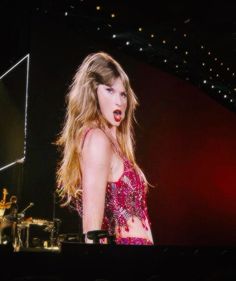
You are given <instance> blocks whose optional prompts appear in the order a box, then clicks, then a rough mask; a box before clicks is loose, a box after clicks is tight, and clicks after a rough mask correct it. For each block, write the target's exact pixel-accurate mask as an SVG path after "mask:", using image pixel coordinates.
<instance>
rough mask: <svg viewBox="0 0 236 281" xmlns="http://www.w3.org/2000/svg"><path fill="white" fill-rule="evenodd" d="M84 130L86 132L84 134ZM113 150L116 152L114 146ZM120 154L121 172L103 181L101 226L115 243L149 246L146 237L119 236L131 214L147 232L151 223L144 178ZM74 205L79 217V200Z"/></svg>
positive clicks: (126, 226)
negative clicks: (114, 236)
mask: <svg viewBox="0 0 236 281" xmlns="http://www.w3.org/2000/svg"><path fill="white" fill-rule="evenodd" d="M87 133H88V131H87V132H86V134H85V136H86V135H87ZM112 144H113V143H112ZM113 146H114V144H113ZM115 152H118V151H117V149H116V147H115ZM119 155H120V153H119ZM120 157H121V158H122V159H123V163H124V171H123V173H122V175H121V177H120V178H119V180H118V181H116V182H108V183H107V192H106V197H105V210H104V218H103V223H102V229H104V230H107V231H108V233H109V235H116V244H126V245H131V244H132V245H152V244H153V243H152V242H151V241H150V240H148V239H144V238H139V237H121V228H123V229H124V230H125V231H127V232H129V226H128V220H129V219H130V218H131V220H132V222H133V221H134V217H136V218H138V219H140V221H141V222H142V226H143V228H144V229H145V230H147V231H148V230H149V228H148V226H150V225H151V223H150V220H149V216H148V211H147V203H146V191H145V183H144V180H143V178H142V177H141V176H140V175H139V174H138V172H137V171H136V170H135V169H134V167H133V165H132V164H131V163H130V161H129V160H128V159H126V158H125V157H123V156H122V155H120ZM76 205H77V211H78V212H79V214H80V215H81V216H82V212H81V210H82V208H81V202H80V204H79V202H77V204H76ZM147 224H148V225H147ZM117 232H118V233H117Z"/></svg>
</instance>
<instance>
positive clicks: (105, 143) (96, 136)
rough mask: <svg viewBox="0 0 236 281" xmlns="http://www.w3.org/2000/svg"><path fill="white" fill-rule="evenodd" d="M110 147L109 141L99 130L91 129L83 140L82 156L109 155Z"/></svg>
mask: <svg viewBox="0 0 236 281" xmlns="http://www.w3.org/2000/svg"><path fill="white" fill-rule="evenodd" d="M111 152H112V147H111V143H110V140H109V139H108V137H107V136H106V134H105V133H104V132H103V131H102V130H101V129H99V128H92V129H91V130H89V132H88V133H87V135H86V138H85V140H84V148H83V152H82V155H84V154H87V153H89V154H96V155H101V154H103V155H104V154H111Z"/></svg>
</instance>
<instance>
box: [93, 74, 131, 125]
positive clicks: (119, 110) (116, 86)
mask: <svg viewBox="0 0 236 281" xmlns="http://www.w3.org/2000/svg"><path fill="white" fill-rule="evenodd" d="M97 95H98V102H99V106H100V110H101V113H102V115H103V117H104V118H105V119H106V120H107V121H108V122H109V124H110V125H112V126H116V127H118V126H119V125H120V123H121V122H122V120H123V119H124V118H125V111H126V108H127V93H126V92H125V89H124V86H123V83H122V81H121V79H120V78H117V79H115V80H114V82H113V84H112V85H111V86H107V85H103V84H100V85H99V86H98V88H97Z"/></svg>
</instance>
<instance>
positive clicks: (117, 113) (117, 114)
mask: <svg viewBox="0 0 236 281" xmlns="http://www.w3.org/2000/svg"><path fill="white" fill-rule="evenodd" d="M113 115H114V119H115V121H116V122H120V121H121V110H119V109H116V110H114V111H113Z"/></svg>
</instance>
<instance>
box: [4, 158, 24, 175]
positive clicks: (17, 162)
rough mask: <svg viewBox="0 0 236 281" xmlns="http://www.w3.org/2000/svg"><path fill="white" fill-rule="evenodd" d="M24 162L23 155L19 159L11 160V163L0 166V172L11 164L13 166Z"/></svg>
mask: <svg viewBox="0 0 236 281" xmlns="http://www.w3.org/2000/svg"><path fill="white" fill-rule="evenodd" d="M24 162H25V157H23V158H21V159H17V160H16V161H15V162H12V163H10V164H8V165H6V166H3V167H1V168H0V172H1V171H4V170H6V169H8V168H10V167H12V166H15V165H16V164H23V163H24Z"/></svg>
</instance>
